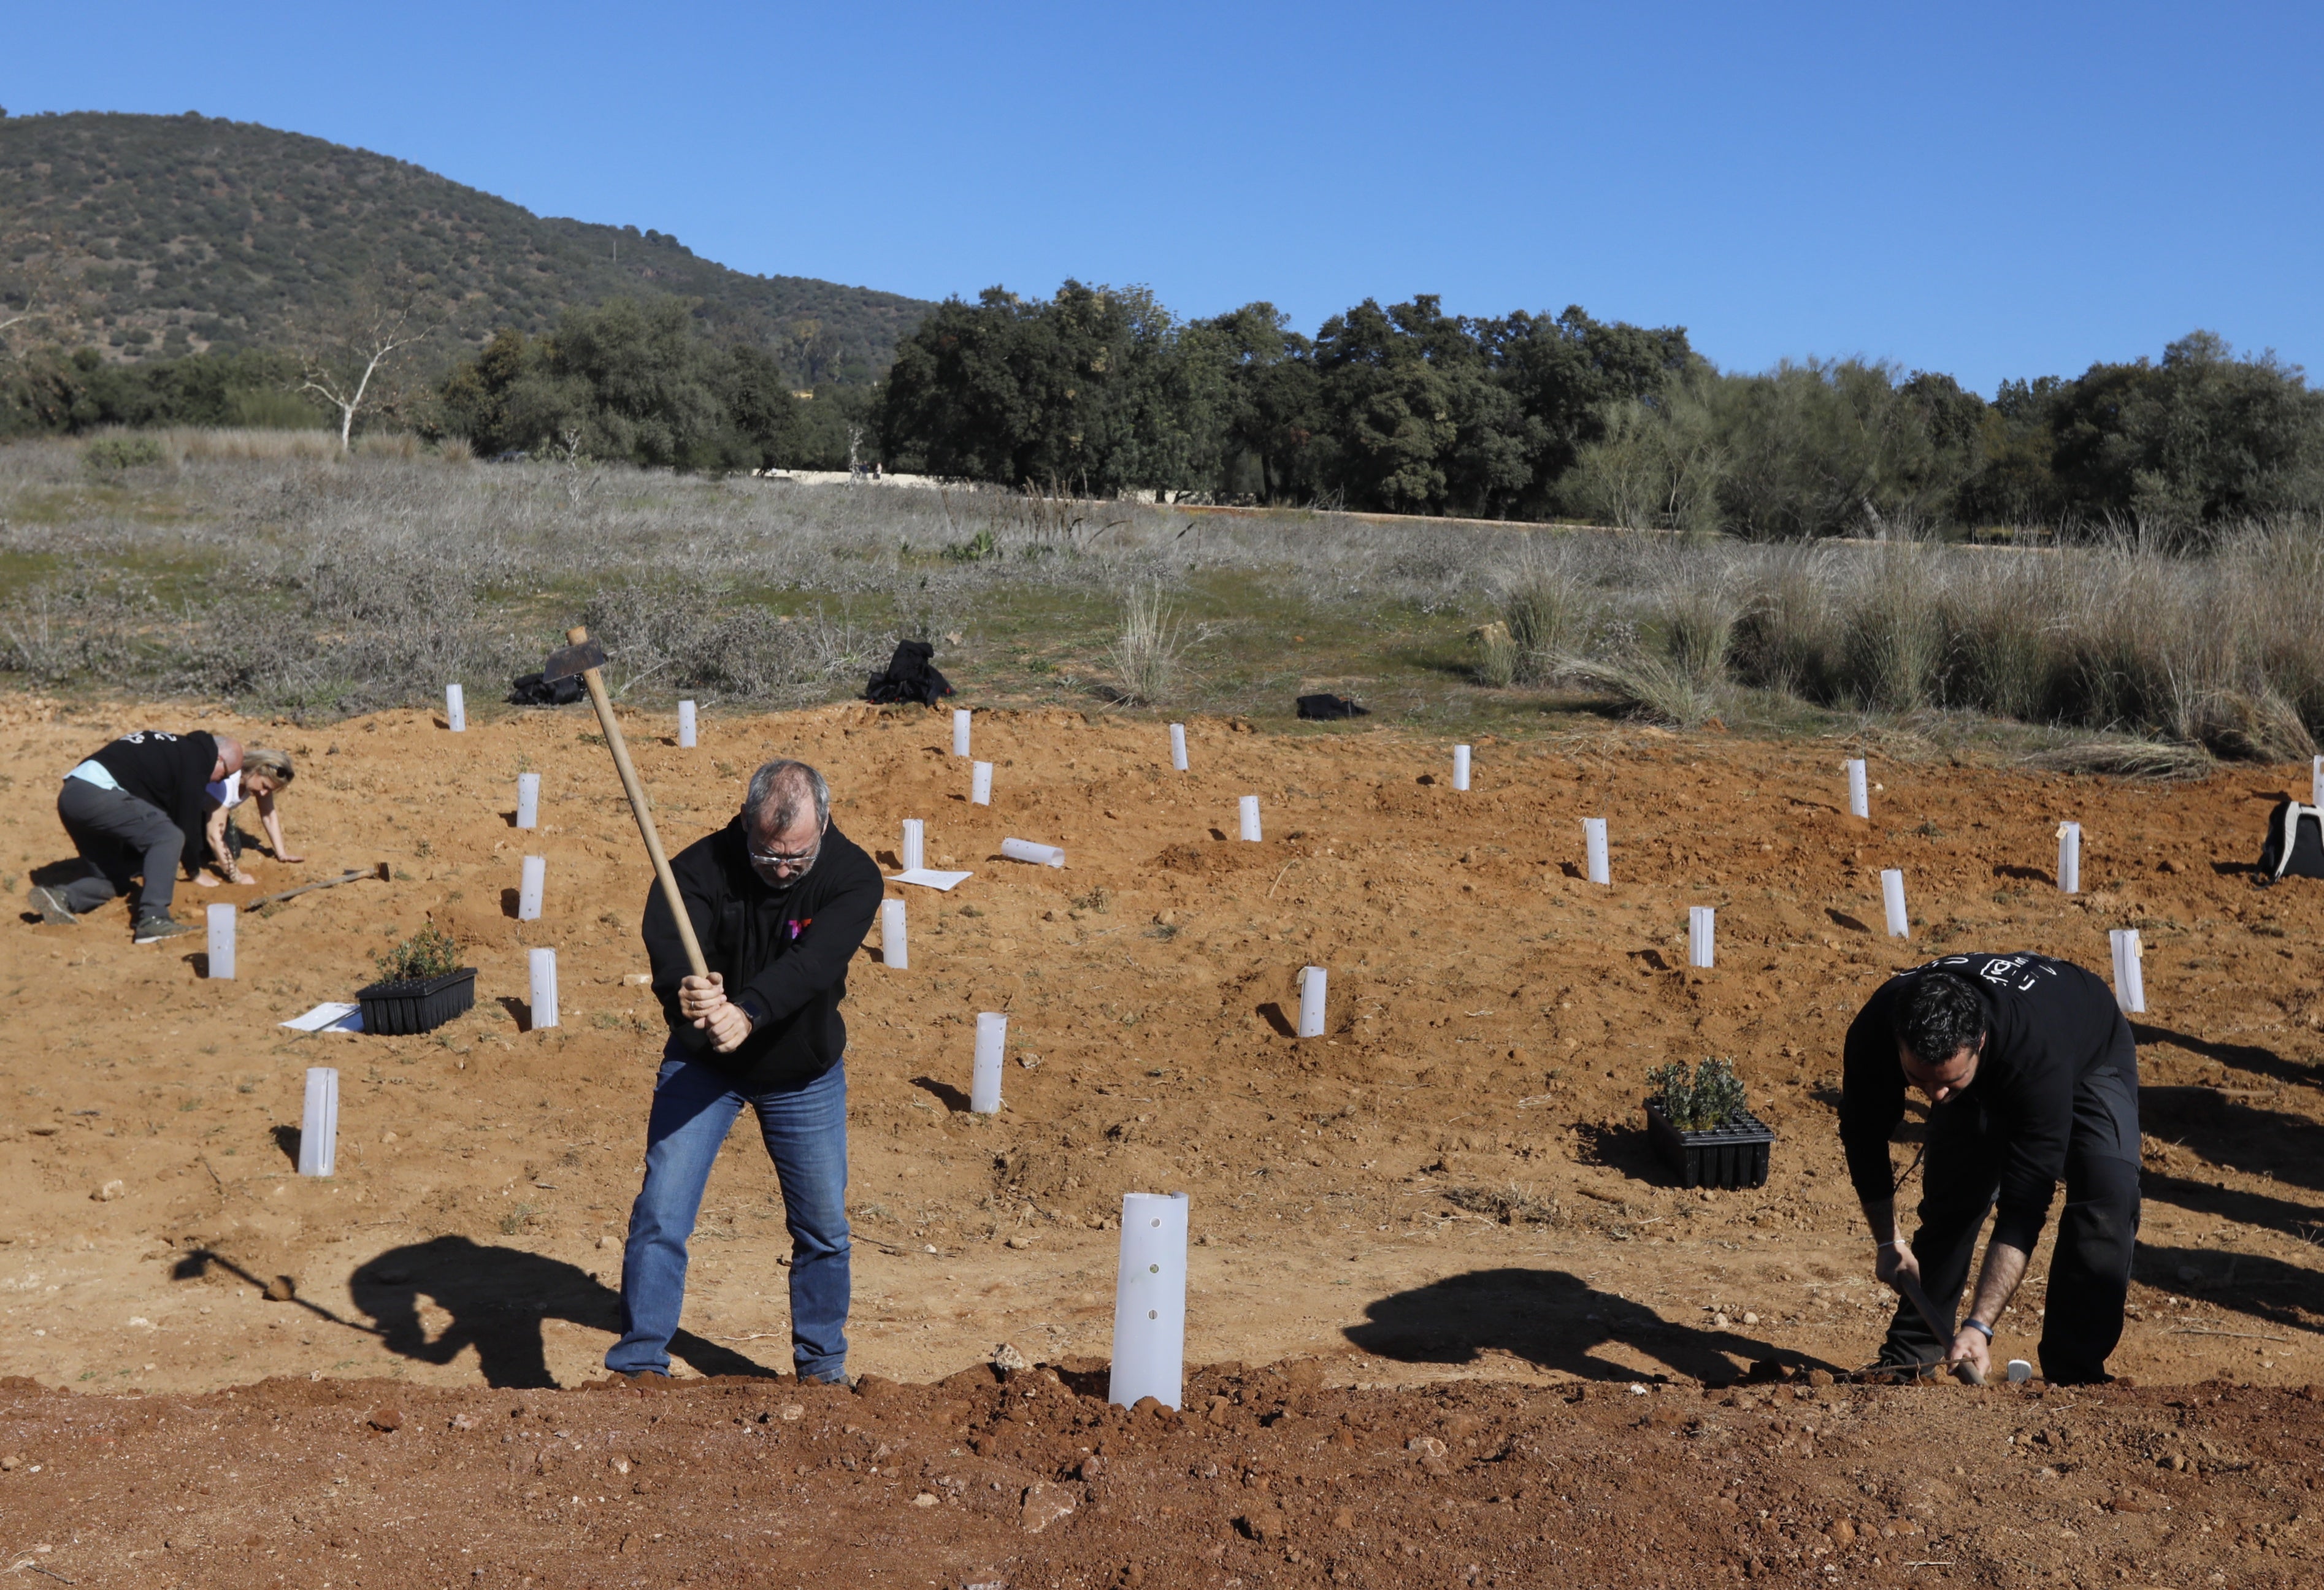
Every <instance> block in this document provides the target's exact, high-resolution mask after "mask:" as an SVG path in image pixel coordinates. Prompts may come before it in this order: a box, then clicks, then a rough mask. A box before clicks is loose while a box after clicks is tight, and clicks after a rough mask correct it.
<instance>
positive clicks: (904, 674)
mask: <svg viewBox="0 0 2324 1590" xmlns="http://www.w3.org/2000/svg"><path fill="white" fill-rule="evenodd" d="M935 656H936V648H935V647H933V646H931V645H929V644H928V643H927V641H925V640H899V641H898V642H897V643H896V655H895V656H894V657H891V658H890V659H889V662H888V669H887V672H885V673H882V674H874V675H872V676H871V680H870V682H869V683H867V684H866V685H864V687H863V699H864V700H865V701H868V702H876V703H881V704H882V705H885V704H887V703H891V702H902V701H916V702H918V703H920V704H921V705H922V706H924V707H932V706H934V705H936V700H937V698H938V697H940V696H946V695H950V694H952V681H951V680H949V679H946V678H945V676H943V675H942V674H940V673H938V672H937V671H936V664H935V663H934V662H932V661H931V660H930V659H931V658H933V657H935Z"/></svg>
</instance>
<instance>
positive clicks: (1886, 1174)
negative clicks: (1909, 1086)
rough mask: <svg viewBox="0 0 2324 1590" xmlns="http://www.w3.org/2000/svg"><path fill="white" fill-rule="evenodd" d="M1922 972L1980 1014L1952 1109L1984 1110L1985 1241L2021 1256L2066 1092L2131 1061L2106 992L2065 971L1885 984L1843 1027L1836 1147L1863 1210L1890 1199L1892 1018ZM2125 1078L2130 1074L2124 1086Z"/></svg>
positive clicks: (2055, 1169)
mask: <svg viewBox="0 0 2324 1590" xmlns="http://www.w3.org/2000/svg"><path fill="white" fill-rule="evenodd" d="M1932 971H1946V972H1951V973H1952V974H1953V975H1955V976H1957V977H1959V978H1960V979H1962V980H1963V981H1964V982H1966V983H1968V984H1969V987H1971V988H1975V989H1976V990H1977V992H1978V997H1979V998H1980V999H1981V1000H1982V1001H1983V1002H1984V1005H1985V1009H1986V1033H1987V1037H1986V1045H1985V1053H1984V1056H1983V1057H1982V1058H1981V1059H1980V1060H1979V1061H1978V1068H1977V1080H1975V1081H1974V1082H1972V1083H1971V1084H1970V1085H1969V1087H1968V1088H1966V1089H1962V1090H1961V1092H1960V1094H1958V1095H1957V1096H1956V1097H1957V1098H1959V1099H1960V1101H1961V1102H1962V1103H1963V1104H1971V1103H1974V1104H1976V1105H1978V1106H1980V1107H1983V1108H1984V1109H1985V1111H1986V1112H1987V1118H1988V1119H1989V1120H1990V1121H1991V1122H1992V1124H1993V1125H1994V1126H1996V1127H1997V1129H1998V1131H1999V1132H2000V1134H2001V1135H2002V1138H2003V1141H2004V1142H2005V1143H2006V1148H2005V1150H2004V1153H2003V1158H2002V1170H2001V1198H2000V1207H1999V1212H1998V1213H1997V1216H1996V1217H1995V1220H1994V1227H1993V1236H1994V1240H1995V1241H1997V1242H2006V1243H2007V1244H2009V1245H2011V1246H2012V1247H2016V1248H2020V1249H2024V1250H2026V1251H2029V1252H2030V1251H2031V1250H2032V1248H2033V1240H2034V1238H2035V1237H2036V1236H2038V1235H2039V1234H2040V1232H2041V1229H2042V1222H2043V1218H2045V1217H2047V1215H2048V1214H2049V1211H2050V1199H2051V1197H2052V1194H2053V1193H2054V1192H2055V1190H2056V1188H2057V1183H2058V1180H2059V1178H2060V1177H2061V1176H2063V1175H2064V1174H2065V1171H2066V1147H2067V1144H2068V1143H2069V1142H2070V1140H2071V1139H2072V1136H2073V1127H2074V1094H2075V1089H2076V1088H2077V1087H2078V1086H2079V1085H2080V1084H2082V1083H2084V1082H2086V1081H2088V1080H2089V1079H2090V1078H2092V1077H2093V1076H2094V1075H2096V1074H2097V1073H2098V1072H2101V1071H2117V1070H2119V1069H2120V1068H2121V1066H2122V1065H2123V1063H2124V1057H2126V1056H2127V1057H2129V1062H2128V1063H2129V1064H2130V1065H2131V1066H2132V1067H2133V1068H2135V1065H2136V1063H2137V1062H2136V1050H2135V1048H2134V1047H2133V1046H2132V1044H2131V1042H2130V1034H2129V1029H2128V1027H2127V1026H2126V1024H2125V1023H2124V1021H2123V1018H2122V1012H2121V1011H2120V1010H2119V1009H2118V1008H2117V1007H2116V1005H2115V999H2114V993H2113V990H2111V989H2110V988H2107V985H2106V983H2105V982H2104V981H2103V980H2102V979H2099V978H2098V977H2097V976H2095V975H2094V974H2092V973H2090V972H2089V971H2085V970H2083V969H2082V968H2080V967H2079V966H2076V965H2074V964H2073V963H2072V962H2071V961H2067V960H2054V959H2052V957H2050V956H2047V955H2035V954H2031V953H2020V954H2015V955H1948V956H1946V957H1944V958H1943V959H1942V960H1932V961H1930V962H1929V963H1928V964H1927V965H1926V966H1917V967H1914V969H1913V970H1910V971H1907V972H1901V973H1899V974H1898V975H1897V976H1895V977H1893V978H1890V979H1888V980H1887V981H1886V982H1885V983H1883V984H1881V985H1880V987H1879V988H1878V989H1877V991H1876V992H1875V993H1874V994H1873V996H1872V997H1871V998H1869V999H1867V1000H1866V1001H1865V1004H1864V1008H1863V1009H1862V1010H1861V1011H1859V1012H1858V1013H1857V1017H1856V1020H1855V1021H1854V1022H1852V1023H1850V1024H1849V1029H1848V1043H1847V1048H1846V1051H1845V1056H1846V1059H1845V1071H1844V1073H1843V1075H1842V1079H1841V1085H1840V1144H1841V1145H1842V1146H1843V1147H1844V1148H1845V1149H1846V1150H1847V1151H1848V1174H1849V1180H1850V1181H1853V1182H1854V1183H1855V1184H1856V1193H1857V1196H1858V1198H1860V1199H1863V1200H1864V1201H1865V1202H1867V1203H1877V1202H1878V1201H1879V1200H1881V1199H1886V1198H1889V1197H1891V1196H1893V1195H1894V1194H1895V1170H1894V1169H1893V1167H1892V1166H1891V1165H1890V1163H1889V1160H1888V1138H1889V1135H1890V1134H1891V1133H1893V1132H1895V1129H1896V1123H1897V1122H1898V1121H1900V1120H1902V1119H1903V1118H1904V1091H1905V1086H1906V1084H1905V1081H1904V1071H1903V1069H1902V1068H1901V1067H1900V1066H1899V1065H1898V1064H1897V1062H1896V1010H1897V1005H1898V1002H1899V1001H1900V1000H1901V999H1902V998H1903V997H1904V991H1905V990H1906V989H1907V988H1910V987H1911V986H1912V984H1913V982H1914V979H1917V978H1919V977H1921V976H1923V974H1924V973H1927V972H1932ZM2131 1085H2133V1086H2135V1069H2134V1074H2133V1079H2132V1082H2131ZM1949 1107H1950V1102H1949V1103H1948V1104H1947V1105H1943V1106H1940V1108H1949ZM2128 1152H2129V1153H2130V1154H2131V1155H2132V1156H2133V1157H2135V1155H2136V1153H2137V1152H2138V1151H2137V1149H2136V1147H2135V1145H2134V1146H2132V1147H2131V1148H2130V1149H2129V1151H2128Z"/></svg>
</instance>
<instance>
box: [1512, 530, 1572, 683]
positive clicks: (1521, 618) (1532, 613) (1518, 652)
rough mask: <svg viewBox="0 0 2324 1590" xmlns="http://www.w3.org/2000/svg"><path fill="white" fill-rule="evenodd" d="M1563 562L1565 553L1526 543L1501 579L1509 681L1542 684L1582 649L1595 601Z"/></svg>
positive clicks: (1565, 559) (1566, 563) (1567, 563)
mask: <svg viewBox="0 0 2324 1590" xmlns="http://www.w3.org/2000/svg"><path fill="white" fill-rule="evenodd" d="M1568 565H1569V558H1568V557H1566V556H1560V555H1559V554H1556V553H1552V552H1548V551H1545V550H1544V549H1543V548H1541V547H1538V546H1536V545H1534V544H1531V543H1528V544H1527V546H1526V550H1525V553H1524V555H1523V556H1521V557H1520V558H1519V560H1518V561H1517V565H1516V566H1515V567H1513V568H1512V569H1510V570H1509V572H1508V574H1506V575H1505V576H1504V577H1503V580H1502V585H1501V596H1500V609H1501V622H1502V624H1503V625H1505V626H1506V627H1507V630H1508V643H1509V652H1510V656H1509V677H1510V679H1511V681H1512V682H1513V683H1516V684H1519V685H1538V684H1542V683H1545V682H1546V681H1547V680H1549V679H1550V678H1552V677H1554V676H1555V674H1556V673H1557V670H1558V666H1559V664H1560V662H1561V661H1562V660H1563V659H1564V658H1565V657H1569V656H1571V655H1572V654H1573V653H1576V652H1578V651H1580V650H1581V648H1582V644H1583V641H1584V640H1585V639H1586V637H1587V634H1588V630H1589V628H1590V623H1591V616H1592V609H1593V606H1594V604H1593V603H1592V602H1591V598H1590V593H1589V591H1588V589H1587V588H1586V587H1585V586H1584V585H1583V584H1582V582H1581V581H1580V580H1579V579H1577V578H1576V577H1575V576H1574V574H1573V573H1572V570H1571V568H1570V567H1569V566H1568Z"/></svg>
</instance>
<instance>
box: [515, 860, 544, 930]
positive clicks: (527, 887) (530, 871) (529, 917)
mask: <svg viewBox="0 0 2324 1590" xmlns="http://www.w3.org/2000/svg"><path fill="white" fill-rule="evenodd" d="M548 885H549V860H548V858H546V857H544V856H527V857H526V858H525V859H524V865H523V868H522V869H521V871H520V872H519V873H518V874H517V885H516V919H517V920H518V921H519V922H539V920H540V896H541V895H542V894H543V893H544V892H545V891H546V889H547V887H548Z"/></svg>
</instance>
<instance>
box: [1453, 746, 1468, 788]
mask: <svg viewBox="0 0 2324 1590" xmlns="http://www.w3.org/2000/svg"><path fill="white" fill-rule="evenodd" d="M1452 787H1453V788H1454V789H1467V788H1468V787H1469V748H1468V747H1467V746H1465V745H1456V746H1454V747H1453V748H1452Z"/></svg>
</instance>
